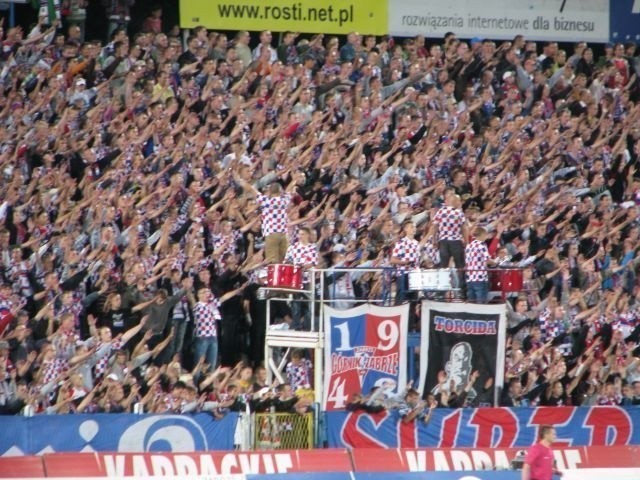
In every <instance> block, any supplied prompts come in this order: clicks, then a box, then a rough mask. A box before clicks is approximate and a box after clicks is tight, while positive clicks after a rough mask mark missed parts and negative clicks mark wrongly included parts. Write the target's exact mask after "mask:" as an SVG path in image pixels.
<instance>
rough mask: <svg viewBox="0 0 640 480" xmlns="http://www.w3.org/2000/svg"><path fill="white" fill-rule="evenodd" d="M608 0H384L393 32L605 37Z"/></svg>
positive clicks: (594, 39)
mask: <svg viewBox="0 0 640 480" xmlns="http://www.w3.org/2000/svg"><path fill="white" fill-rule="evenodd" d="M609 2H610V0H484V1H481V0H446V1H442V2H436V1H428V0H389V33H390V34H391V35H398V36H414V35H424V36H426V37H442V36H443V35H444V34H445V33H447V32H454V33H455V34H456V35H457V36H459V37H461V38H473V37H480V38H491V39H497V40H500V39H506V40H511V39H513V37H515V36H516V35H519V34H521V35H524V36H525V38H527V39H530V40H557V41H570V42H572V41H592V42H607V41H609Z"/></svg>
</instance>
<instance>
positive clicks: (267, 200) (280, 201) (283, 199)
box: [234, 177, 295, 263]
mask: <svg viewBox="0 0 640 480" xmlns="http://www.w3.org/2000/svg"><path fill="white" fill-rule="evenodd" d="M234 178H235V180H236V181H237V182H238V183H239V184H240V185H241V186H242V187H243V188H245V189H250V190H253V192H254V193H255V194H256V195H257V199H256V200H257V202H258V205H259V206H260V216H261V219H262V234H263V235H264V259H265V261H266V262H267V263H282V261H283V260H284V257H285V255H286V253H287V248H288V246H289V242H288V241H287V227H288V224H289V216H288V212H287V211H288V209H289V205H290V204H291V194H290V193H289V191H283V189H282V185H280V184H279V183H277V182H274V183H272V184H271V185H269V195H263V194H262V193H260V191H259V190H258V189H257V188H256V187H254V186H253V185H251V184H250V183H249V182H247V181H246V180H243V179H241V178H239V177H234ZM293 187H295V182H291V183H290V184H289V188H291V189H293ZM289 188H288V189H289ZM288 189H287V190H288Z"/></svg>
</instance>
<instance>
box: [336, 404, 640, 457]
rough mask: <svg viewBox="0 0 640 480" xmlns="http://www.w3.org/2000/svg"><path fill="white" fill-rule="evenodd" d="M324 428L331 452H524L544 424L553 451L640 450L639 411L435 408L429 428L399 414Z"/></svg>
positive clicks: (354, 416)
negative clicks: (550, 430)
mask: <svg viewBox="0 0 640 480" xmlns="http://www.w3.org/2000/svg"><path fill="white" fill-rule="evenodd" d="M325 423H326V425H327V441H328V446H329V447H330V448H425V447H434V448H494V449H497V448H509V447H522V448H525V447H529V446H531V445H533V444H534V443H535V442H536V439H537V435H538V429H539V427H540V426H541V425H547V424H548V425H553V426H554V427H555V428H556V434H557V440H556V442H555V444H554V447H559V446H566V447H577V446H592V445H595V446H601V445H604V446H612V445H616V446H619V445H640V408H638V407H626V408H622V407H610V406H597V407H538V408H531V407H519V408H504V407H501V408H456V409H450V408H436V409H435V410H434V412H433V415H432V417H431V419H430V421H429V423H428V424H426V423H425V422H421V421H413V422H408V423H403V422H402V421H401V418H400V413H399V412H398V410H388V411H384V412H381V413H366V412H362V411H356V412H326V413H325ZM595 466H597V465H595Z"/></svg>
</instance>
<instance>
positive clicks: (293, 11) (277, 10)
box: [218, 3, 353, 25]
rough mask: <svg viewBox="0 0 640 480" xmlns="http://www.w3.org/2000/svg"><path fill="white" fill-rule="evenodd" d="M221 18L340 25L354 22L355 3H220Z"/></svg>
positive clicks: (219, 12)
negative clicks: (336, 5) (336, 6)
mask: <svg viewBox="0 0 640 480" xmlns="http://www.w3.org/2000/svg"><path fill="white" fill-rule="evenodd" d="M218 14H219V15H220V17H221V18H246V19H260V20H263V19H264V20H293V21H298V22H331V23H338V24H339V25H343V24H347V23H350V22H353V5H350V6H349V7H345V8H334V7H333V5H329V6H328V7H303V6H302V4H301V3H292V4H291V5H288V6H283V7H279V6H274V5H235V4H226V3H223V4H220V5H218Z"/></svg>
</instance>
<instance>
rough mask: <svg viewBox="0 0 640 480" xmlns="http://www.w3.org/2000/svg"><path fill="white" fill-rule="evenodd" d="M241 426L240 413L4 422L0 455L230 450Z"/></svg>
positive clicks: (43, 417) (56, 417)
mask: <svg viewBox="0 0 640 480" xmlns="http://www.w3.org/2000/svg"><path fill="white" fill-rule="evenodd" d="M237 421H238V414H236V413H230V414H228V415H226V416H225V417H224V418H222V419H221V420H217V419H215V418H214V417H213V415H210V414H207V413H200V414H197V415H131V414H92V415H37V416H35V417H30V418H29V417H8V416H7V417H0V431H1V432H2V435H0V455H5V454H13V455H20V454H27V455H37V454H41V453H53V452H107V451H108V452H193V451H202V450H230V449H232V448H233V436H234V433H235V428H236V423H237Z"/></svg>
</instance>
